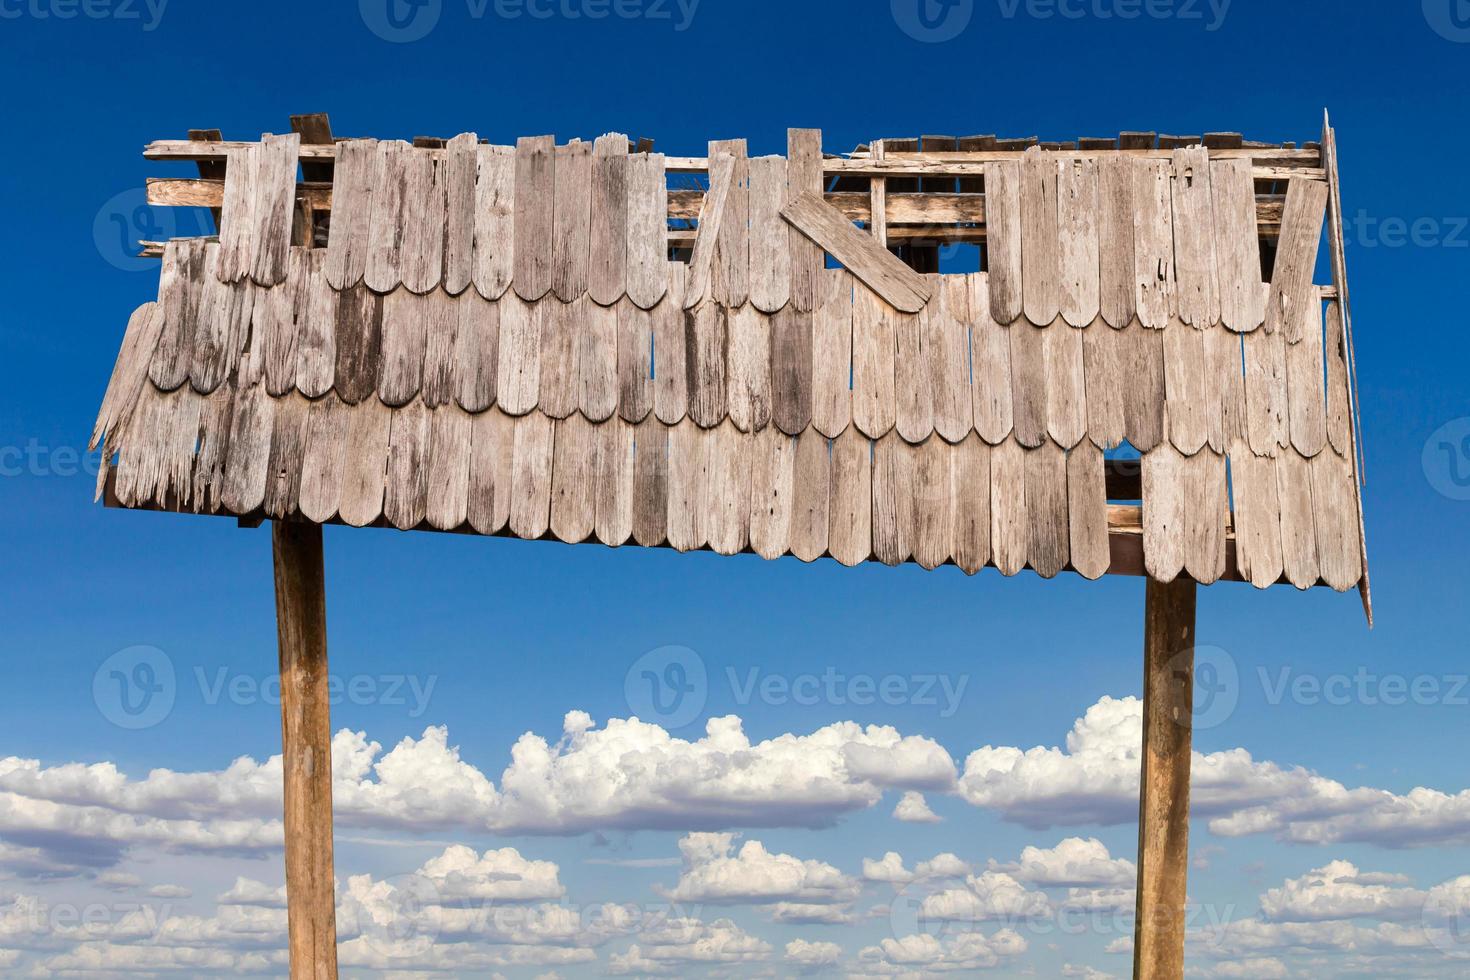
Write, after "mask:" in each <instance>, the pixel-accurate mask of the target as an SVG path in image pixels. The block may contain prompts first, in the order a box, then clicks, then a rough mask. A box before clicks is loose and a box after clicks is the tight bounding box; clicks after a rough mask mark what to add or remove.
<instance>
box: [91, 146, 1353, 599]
mask: <svg viewBox="0 0 1470 980" xmlns="http://www.w3.org/2000/svg"><path fill="white" fill-rule="evenodd" d="M1134 135H1135V138H1134V139H1133V141H1132V142H1133V143H1134V144H1137V143H1138V142H1140V141H1139V140H1138V139H1137V138H1136V136H1137V134H1134ZM1327 137H1328V138H1327V140H1326V141H1325V142H1326V145H1327V147H1328V152H1327V153H1324V152H1323V151H1322V149H1321V148H1319V147H1309V148H1307V149H1304V150H1296V149H1293V148H1286V149H1282V148H1274V147H1264V146H1247V145H1245V144H1244V142H1243V141H1241V140H1239V139H1238V138H1237V139H1235V140H1233V141H1230V140H1226V141H1224V142H1225V143H1226V145H1216V146H1213V147H1210V146H1205V145H1200V143H1199V141H1195V140H1191V141H1189V143H1188V144H1186V145H1178V146H1168V145H1164V146H1162V147H1161V146H1159V145H1155V144H1154V143H1153V142H1152V141H1150V145H1149V146H1147V147H1144V146H1139V145H1131V146H1130V145H1129V139H1128V137H1126V136H1125V138H1124V139H1123V141H1122V146H1123V148H1121V149H1120V148H1117V144H1115V145H1114V146H1111V147H1104V146H1098V145H1085V146H1083V147H1082V148H1081V149H1079V148H1077V146H1075V145H1062V144H1053V145H1049V146H1048V147H1044V146H1035V145H1033V146H1029V147H1027V148H1025V149H1022V148H1020V147H1002V146H1001V145H1000V142H999V141H993V140H992V141H990V144H989V145H988V146H987V147H985V148H979V149H968V150H960V149H956V150H954V151H952V152H930V153H925V152H898V151H895V150H894V149H893V146H894V145H895V141H885V142H884V143H878V144H875V145H874V146H873V147H871V148H863V149H862V150H861V151H860V152H859V153H856V154H853V155H851V156H850V157H847V158H824V157H823V155H822V152H821V147H820V134H819V133H817V132H816V131H812V130H792V131H791V133H790V136H789V145H788V152H787V154H786V156H784V157H781V156H769V157H755V158H750V157H748V156H747V154H746V149H745V143H744V141H738V140H737V141H723V142H716V143H711V144H710V149H709V156H708V157H707V158H666V157H665V156H663V155H662V154H657V153H652V152H637V151H638V150H639V147H637V146H632V145H630V143H629V141H628V140H627V139H626V137H623V136H620V135H609V136H604V137H601V138H599V139H597V140H595V141H593V142H590V143H588V142H581V141H572V142H570V143H567V144H563V145H557V144H556V143H555V141H554V140H553V139H552V138H551V137H537V138H529V139H522V140H520V141H518V143H517V144H516V145H514V146H494V145H489V144H486V143H482V142H480V141H479V140H478V139H477V138H476V137H475V136H474V135H473V134H464V135H461V136H459V137H456V138H455V139H453V140H449V141H447V142H443V141H435V142H436V145H431V146H413V145H410V144H408V143H403V142H397V141H377V140H346V141H340V142H337V143H336V144H335V145H332V144H328V145H305V146H303V145H301V144H300V141H299V137H297V136H296V135H294V134H293V135H291V136H282V137H269V136H268V137H264V138H263V139H262V140H261V141H260V142H259V143H234V144H223V143H200V142H194V143H185V142H176V143H164V144H155V145H154V146H153V147H151V148H150V153H149V155H150V156H152V157H155V158H161V157H162V158H167V157H172V158H185V159H208V158H210V157H211V156H220V155H223V156H224V157H225V158H226V159H227V167H226V172H225V178H224V181H223V183H222V185H220V184H219V183H218V182H215V183H213V184H211V182H209V181H182V182H181V181H162V182H159V187H158V188H157V192H156V194H155V195H154V199H155V200H158V199H162V200H163V201H164V202H166V203H180V202H183V201H185V200H187V202H188V203H202V202H205V199H206V198H209V200H208V202H207V203H218V204H220V205H221V206H222V209H223V217H222V228H221V233H220V235H219V237H218V240H217V241H215V240H206V239H192V240H176V241H171V242H169V243H167V244H166V245H165V246H164V247H163V248H162V260H163V269H162V275H161V281H160V288H159V299H158V302H157V303H150V304H146V305H145V306H144V307H142V308H140V309H139V310H137V311H136V312H135V313H134V315H133V316H132V318H131V321H130V323H129V326H128V329H127V332H126V334H125V337H124V340H123V345H122V351H121V353H120V355H119V358H118V362H117V367H116V369H115V372H114V376H113V379H112V381H111V383H110V385H109V387H108V391H107V395H106V398H105V400H104V405H103V409H102V414H101V417H100V418H99V420H98V425H97V432H96V438H97V440H98V441H99V442H100V443H101V445H102V446H103V448H104V455H105V456H107V457H108V458H109V459H111V458H112V457H113V456H114V455H115V456H116V467H115V472H113V473H111V474H106V472H105V473H104V486H103V489H104V490H106V492H107V495H108V499H109V502H113V503H116V504H120V505H122V506H126V507H142V508H165V509H173V510H187V511H196V512H201V513H213V514H228V515H234V516H237V517H244V518H259V517H267V518H273V519H304V520H310V521H315V522H334V521H335V522H342V523H347V524H353V525H369V524H377V525H391V526H393V527H398V528H403V529H410V528H432V529H438V530H445V531H471V532H478V533H481V534H511V535H515V536H518V537H523V538H541V537H548V536H550V537H555V538H557V539H560V540H562V541H567V542H581V541H599V542H602V543H604V544H609V545H621V544H625V543H637V544H641V545H649V546H657V545H668V546H671V547H674V548H676V549H679V550H681V551H683V550H691V549H699V548H709V549H712V550H714V551H717V552H720V553H723V554H734V553H737V552H741V551H744V550H752V551H755V552H756V553H759V554H761V555H763V556H765V557H768V558H774V557H778V556H780V555H783V554H794V555H796V556H797V557H798V558H801V559H802V560H806V561H810V560H813V559H816V558H818V557H822V556H824V555H826V556H831V557H833V558H836V559H837V560H838V561H840V562H842V563H844V564H855V563H857V562H860V561H866V560H877V561H881V562H885V563H889V564H896V563H900V562H904V561H909V560H912V561H915V562H918V563H919V564H921V565H923V566H924V567H926V568H932V567H936V566H938V565H942V564H946V563H953V564H955V565H958V566H959V567H960V568H962V569H964V570H965V571H966V572H975V571H977V570H979V569H980V568H983V567H985V566H987V565H991V566H994V567H996V568H998V569H1000V570H1001V571H1002V572H1003V573H1005V574H1014V573H1016V572H1018V571H1020V570H1021V569H1023V568H1026V567H1030V568H1032V569H1034V570H1035V571H1037V572H1038V573H1039V574H1041V575H1043V576H1052V575H1055V574H1057V573H1058V572H1061V571H1063V570H1069V569H1070V570H1074V571H1077V572H1079V573H1080V574H1082V575H1085V576H1087V577H1090V578H1095V577H1098V576H1100V575H1103V574H1105V573H1109V572H1113V573H1129V574H1140V573H1146V574H1148V575H1150V576H1152V577H1154V578H1157V579H1160V580H1164V581H1168V580H1171V579H1173V578H1174V577H1176V576H1178V575H1181V574H1187V575H1189V576H1191V577H1193V578H1194V579H1196V580H1197V581H1199V582H1201V583H1210V582H1214V581H1216V580H1219V579H1222V578H1237V579H1244V580H1248V581H1250V582H1252V583H1254V584H1255V585H1257V586H1259V587H1266V586H1269V585H1271V584H1274V583H1276V582H1278V581H1281V582H1290V583H1291V584H1293V585H1296V586H1297V587H1299V588H1307V587H1311V586H1314V585H1318V584H1325V585H1329V586H1331V587H1333V588H1335V589H1338V590H1346V589H1350V588H1352V587H1354V586H1361V587H1362V588H1363V589H1364V592H1365V598H1366V574H1365V568H1366V565H1365V561H1364V548H1363V539H1362V528H1361V518H1360V507H1361V504H1360V494H1359V481H1358V479H1357V458H1358V457H1357V446H1356V425H1355V415H1354V404H1353V389H1352V383H1351V345H1350V342H1349V332H1348V331H1349V329H1350V328H1349V323H1348V321H1347V318H1346V317H1345V316H1344V315H1343V312H1344V307H1343V303H1342V300H1341V297H1342V296H1343V295H1344V294H1345V286H1344V284H1343V282H1342V281H1341V279H1340V277H1341V273H1340V271H1339V270H1340V238H1337V237H1334V236H1335V235H1336V234H1337V229H1339V228H1340V222H1338V223H1335V224H1334V223H1332V222H1329V224H1330V225H1331V231H1332V232H1333V235H1330V236H1329V239H1330V241H1331V243H1332V247H1333V249H1334V251H1333V255H1332V258H1333V267H1334V279H1335V282H1334V284H1333V285H1332V286H1329V287H1324V286H1319V285H1317V284H1315V283H1314V282H1313V278H1312V273H1313V270H1314V268H1315V265H1316V260H1317V253H1318V249H1319V243H1320V241H1321V240H1322V230H1323V226H1324V219H1325V218H1326V217H1328V215H1329V212H1331V213H1333V214H1336V213H1339V212H1338V211H1337V210H1336V209H1338V208H1340V199H1338V198H1337V197H1336V186H1335V166H1333V162H1332V160H1331V153H1330V147H1331V133H1330V130H1329V131H1328V133H1327ZM959 142H960V141H955V143H956V145H958V143H959ZM1082 142H1084V143H1089V144H1097V143H1100V142H1101V141H1082ZM1214 142H1216V143H1217V144H1219V143H1220V142H1221V141H1219V140H1216V141H1214ZM298 160H306V161H308V163H309V165H311V166H313V167H319V166H320V165H321V164H322V163H323V162H327V161H331V162H333V163H334V164H335V166H334V170H333V173H332V181H331V183H330V184H324V183H300V184H298V182H297V163H298ZM675 172H679V173H688V172H694V173H700V174H703V175H706V180H705V181H704V182H703V186H700V187H699V188H698V189H696V190H688V189H685V190H679V189H675V190H671V189H670V186H669V175H670V174H671V173H675ZM834 179H835V181H834ZM920 181H922V183H920ZM864 183H865V184H866V187H865V188H863V189H860V190H854V188H855V187H860V186H861V185H862V184H864ZM183 184H188V185H191V186H189V187H187V188H185V189H182V190H181V189H180V185H183ZM889 185H892V186H891V187H890V186H889ZM150 191H151V193H152V192H153V189H152V188H151V189H150ZM211 194H213V195H215V196H214V197H213V198H210V195H211ZM324 212H330V219H331V220H330V230H329V232H328V233H327V234H326V236H325V240H326V247H325V248H320V247H318V248H311V247H305V246H302V245H293V244H292V242H293V241H296V242H307V241H318V240H320V238H321V237H322V236H321V230H322V229H321V227H320V226H321V225H324V224H325V221H323V220H322V219H323V218H324V217H325V214H324ZM293 227H294V230H293ZM916 240H930V241H932V240H964V241H978V242H982V243H983V268H982V270H981V271H978V272H969V273H964V274H937V273H932V272H931V273H928V274H921V273H919V272H916V271H915V270H914V269H913V268H911V266H910V265H909V264H905V262H904V261H902V260H901V259H900V258H899V257H897V255H896V254H895V252H896V251H898V250H901V249H902V248H903V247H904V246H903V245H902V244H901V243H903V242H912V241H916ZM829 256H830V257H831V259H832V262H831V263H830V264H833V265H838V266H840V267H836V268H827V266H828V265H829V261H828V257H829ZM1124 442H1126V443H1128V444H1131V446H1132V447H1133V448H1135V449H1136V450H1138V452H1139V453H1141V454H1142V459H1141V462H1140V461H1133V462H1132V463H1131V464H1130V463H1129V462H1127V461H1122V460H1118V459H1115V458H1111V457H1114V456H1116V455H1117V454H1116V453H1114V452H1113V450H1115V449H1116V448H1117V447H1119V446H1120V445H1121V444H1123V443H1124ZM1130 465H1131V466H1132V470H1131V472H1130V471H1129V467H1130ZM1140 498H1141V501H1142V505H1141V507H1139V506H1137V505H1136V504H1135V503H1134V502H1135V501H1138V500H1139V499H1140Z"/></svg>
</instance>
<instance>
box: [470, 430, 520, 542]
mask: <svg viewBox="0 0 1470 980" xmlns="http://www.w3.org/2000/svg"><path fill="white" fill-rule="evenodd" d="M514 452H515V420H514V419H513V418H511V417H510V416H509V415H506V414H505V413H504V412H502V411H501V410H500V409H498V408H491V409H489V410H488V411H483V412H481V413H480V414H478V415H476V416H474V421H473V422H472V431H471V433H470V484H469V500H468V506H467V512H466V516H467V517H468V519H469V522H470V527H472V528H474V529H475V530H476V531H478V532H479V533H480V534H495V533H497V532H499V531H500V530H501V529H502V528H504V527H505V526H506V524H507V522H509V520H510V500H511V484H512V475H511V474H512V473H513V472H514V466H513V458H514Z"/></svg>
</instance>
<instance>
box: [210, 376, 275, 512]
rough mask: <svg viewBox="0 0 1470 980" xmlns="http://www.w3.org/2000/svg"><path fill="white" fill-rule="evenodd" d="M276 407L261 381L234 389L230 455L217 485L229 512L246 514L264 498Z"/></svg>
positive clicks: (221, 498)
mask: <svg viewBox="0 0 1470 980" xmlns="http://www.w3.org/2000/svg"><path fill="white" fill-rule="evenodd" d="M275 410H276V402H275V399H273V398H271V397H270V395H268V394H267V393H266V390H265V388H264V386H262V385H251V386H249V387H246V388H240V389H238V390H236V392H235V407H234V412H233V414H232V415H231V419H230V445H229V455H228V457H227V458H226V461H225V470H224V482H223V484H222V486H221V489H220V500H221V502H222V503H223V504H224V506H225V509H226V510H228V511H229V512H230V513H232V514H248V513H250V512H251V511H253V510H255V508H257V507H259V506H260V505H261V503H262V502H263V501H264V500H265V484H266V479H267V473H268V467H269V465H270V446H271V428H272V424H273V420H274V417H275Z"/></svg>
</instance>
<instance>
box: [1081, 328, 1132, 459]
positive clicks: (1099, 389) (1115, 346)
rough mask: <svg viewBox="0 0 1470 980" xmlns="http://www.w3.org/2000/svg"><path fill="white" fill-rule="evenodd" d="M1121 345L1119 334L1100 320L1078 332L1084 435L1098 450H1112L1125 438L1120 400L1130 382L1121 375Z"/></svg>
mask: <svg viewBox="0 0 1470 980" xmlns="http://www.w3.org/2000/svg"><path fill="white" fill-rule="evenodd" d="M1099 328H1101V329H1099ZM1125 343H1126V341H1125V340H1124V337H1123V332H1122V331H1121V330H1114V329H1111V328H1109V327H1107V325H1106V323H1105V322H1104V321H1102V320H1099V321H1098V322H1097V323H1094V324H1093V325H1092V326H1091V327H1089V328H1088V329H1086V330H1084V331H1082V365H1083V372H1082V373H1083V376H1084V378H1085V383H1086V387H1087V435H1088V437H1089V438H1090V439H1091V440H1092V443H1093V445H1095V446H1097V447H1098V448H1099V449H1112V448H1114V447H1116V446H1118V445H1119V444H1120V443H1122V441H1123V440H1124V439H1126V438H1127V435H1128V430H1127V425H1126V423H1125V421H1124V418H1123V399H1124V389H1125V388H1126V386H1127V385H1128V384H1130V383H1131V379H1129V378H1128V377H1127V376H1126V375H1125V374H1124V358H1125V353H1126V351H1125Z"/></svg>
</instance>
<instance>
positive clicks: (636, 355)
mask: <svg viewBox="0 0 1470 980" xmlns="http://www.w3.org/2000/svg"><path fill="white" fill-rule="evenodd" d="M660 271H662V270H660ZM631 287H632V283H631V282H630V283H629V288H630V290H631ZM655 315H656V314H655V313H653V312H652V311H650V310H646V309H644V308H642V307H640V306H639V305H638V304H637V302H636V301H634V299H633V297H632V294H631V291H630V293H629V295H628V297H627V298H626V299H624V300H623V302H621V303H619V304H618V307H617V316H618V415H619V416H620V417H621V418H622V419H623V420H624V421H627V422H642V421H643V419H644V418H645V417H646V416H647V415H648V413H649V411H651V410H652V408H653V323H654V317H655Z"/></svg>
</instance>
